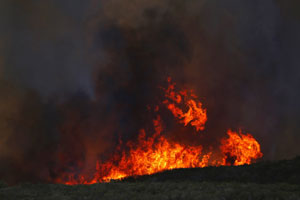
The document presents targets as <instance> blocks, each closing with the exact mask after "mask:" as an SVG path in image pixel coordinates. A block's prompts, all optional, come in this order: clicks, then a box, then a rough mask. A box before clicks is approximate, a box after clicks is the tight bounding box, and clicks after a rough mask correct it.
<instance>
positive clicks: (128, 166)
mask: <svg viewBox="0 0 300 200" xmlns="http://www.w3.org/2000/svg"><path fill="white" fill-rule="evenodd" d="M168 83H169V87H168V88H167V89H166V90H165V92H166V94H165V97H166V98H167V100H165V101H164V102H163V103H164V104H165V105H166V107H167V108H168V109H169V110H170V111H171V112H172V114H173V115H174V117H176V118H178V119H180V121H179V123H182V124H184V126H187V125H188V124H190V125H192V126H194V127H195V128H196V130H197V131H199V130H203V129H204V125H205V123H206V121H207V116H206V109H203V108H202V104H201V102H198V101H197V100H195V98H196V95H195V94H193V92H187V91H186V90H183V91H179V92H176V91H175V83H172V82H171V79H170V78H169V79H168ZM180 107H186V108H187V111H186V112H184V111H183V109H181V108H180ZM158 110H159V108H158V107H155V111H158ZM153 125H154V131H155V133H154V134H153V135H152V136H150V137H147V136H146V132H145V130H143V129H142V130H141V131H140V134H139V136H138V139H137V141H136V142H133V141H129V142H128V143H127V144H126V149H128V150H125V149H122V148H121V145H119V146H118V147H117V151H116V152H115V153H114V154H113V156H112V157H111V159H109V160H108V161H106V162H104V163H101V162H100V161H98V162H97V164H96V170H95V173H94V175H93V176H92V177H91V178H88V177H87V176H85V175H83V174H79V175H74V174H72V173H71V174H63V175H62V176H61V177H59V178H58V179H56V180H55V182H57V183H64V184H69V185H74V184H93V183H98V182H108V181H111V180H113V179H114V180H117V179H123V178H125V177H128V176H138V175H146V174H153V173H157V172H161V171H164V170H170V169H176V168H195V167H206V166H209V165H217V166H219V165H243V164H250V163H251V162H253V161H255V160H256V159H258V158H260V157H262V155H263V154H262V153H261V151H260V145H259V143H258V142H257V141H256V140H255V138H254V137H253V136H252V135H250V134H246V135H244V134H242V133H241V131H240V132H239V133H235V132H232V131H231V130H229V131H228V132H227V134H228V136H229V137H228V138H223V139H222V140H221V146H220V150H221V152H222V156H221V157H219V158H218V159H211V158H212V157H213V156H212V154H213V153H215V152H213V151H211V152H208V153H203V147H202V146H201V145H199V146H189V145H185V144H180V143H178V142H174V141H171V140H169V139H167V138H166V137H165V136H163V135H161V133H162V131H163V124H162V119H161V117H160V116H159V115H158V116H157V118H156V119H155V120H153Z"/></svg>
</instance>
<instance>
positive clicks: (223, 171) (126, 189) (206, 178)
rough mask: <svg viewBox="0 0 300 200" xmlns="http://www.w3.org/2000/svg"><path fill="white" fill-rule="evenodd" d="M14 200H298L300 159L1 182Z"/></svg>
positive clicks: (0, 194) (0, 196) (2, 194)
mask: <svg viewBox="0 0 300 200" xmlns="http://www.w3.org/2000/svg"><path fill="white" fill-rule="evenodd" d="M15 199H16V200H18V199H26V200H34V199H49V200H50V199H51V200H52V199H53V200H54V199H55V200H69V199H76V200H98V199H99V200H100V199H107V200H114V199H116V200H122V199H130V200H132V199H143V200H147V199H151V200H156V199H187V200H188V199H204V200H210V199H215V200H219V199H220V200H225V199H230V200H231V199H247V200H252V199H291V200H292V199H299V200H300V157H298V158H295V159H293V160H285V161H278V162H261V163H257V164H253V165H249V166H239V167H208V168H203V169H179V170H173V171H166V172H162V173H158V174H154V175H150V176H142V177H136V178H128V179H126V180H123V181H121V182H111V183H102V184H95V185H78V186H65V185H56V184H28V183H26V184H18V185H15V186H7V185H6V184H5V183H0V200H15Z"/></svg>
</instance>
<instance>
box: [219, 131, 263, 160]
mask: <svg viewBox="0 0 300 200" xmlns="http://www.w3.org/2000/svg"><path fill="white" fill-rule="evenodd" d="M227 134H228V136H229V138H227V139H222V140H221V144H222V145H221V147H220V149H221V151H222V152H223V154H224V155H225V157H224V158H223V164H224V165H243V164H250V163H251V161H252V160H255V159H258V158H260V157H262V153H261V151H260V145H259V143H258V142H257V141H256V140H255V139H254V138H253V136H252V135H250V134H249V133H248V134H246V135H244V134H242V133H241V130H240V132H239V133H236V132H232V131H231V130H228V132H227Z"/></svg>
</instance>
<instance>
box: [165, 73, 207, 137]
mask: <svg viewBox="0 0 300 200" xmlns="http://www.w3.org/2000/svg"><path fill="white" fill-rule="evenodd" d="M168 83H169V87H168V89H167V90H166V94H165V96H166V98H167V100H165V101H164V104H166V105H167V108H168V109H169V110H170V111H171V112H172V114H173V115H174V117H176V118H178V119H180V121H179V122H180V123H183V124H184V126H187V125H188V124H191V125H192V126H194V127H195V128H196V130H197V131H200V130H204V125H205V123H206V121H207V115H206V109H203V108H202V103H201V102H199V101H196V100H194V98H196V97H197V96H196V95H195V94H194V93H193V92H192V91H191V92H188V91H186V90H182V91H179V92H176V91H175V83H172V81H171V78H168ZM180 104H183V106H185V107H186V110H187V111H184V110H183V109H181V108H180Z"/></svg>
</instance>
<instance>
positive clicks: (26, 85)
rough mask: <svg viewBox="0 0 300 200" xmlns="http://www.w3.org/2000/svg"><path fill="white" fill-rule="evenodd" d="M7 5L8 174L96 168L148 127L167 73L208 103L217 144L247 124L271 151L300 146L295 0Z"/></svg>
mask: <svg viewBox="0 0 300 200" xmlns="http://www.w3.org/2000/svg"><path fill="white" fill-rule="evenodd" d="M0 13H1V17H0V136H1V137H0V177H4V178H6V179H9V180H10V181H14V180H16V179H20V178H19V177H17V178H16V177H12V176H11V175H10V174H20V176H22V178H21V179H24V180H26V178H27V177H32V174H34V176H36V177H46V176H49V173H50V176H51V175H52V174H51V173H57V172H59V171H60V170H64V169H63V167H61V166H64V165H63V164H64V163H63V164H59V167H58V164H57V163H60V162H62V160H63V162H65V163H70V162H72V161H73V160H78V159H79V160H80V159H81V158H82V157H85V161H86V162H85V165H87V166H89V163H90V162H92V161H93V160H94V159H95V157H97V156H99V154H101V153H103V152H109V151H112V150H111V149H112V147H113V146H114V145H115V143H116V142H117V140H118V137H121V138H123V139H130V138H131V137H134V135H136V134H137V132H138V130H139V129H140V128H142V127H144V126H147V123H146V122H147V121H149V119H151V116H149V117H148V116H147V113H146V112H147V105H153V104H155V103H156V102H157V101H158V100H159V97H160V91H159V89H158V88H159V86H161V85H163V84H164V81H165V80H166V78H167V77H168V76H171V77H172V78H173V80H174V81H175V82H178V84H179V85H185V86H188V87H189V88H192V89H194V90H195V92H196V93H197V95H198V96H199V97H200V100H201V101H202V102H203V104H204V107H206V108H207V110H208V122H207V126H206V127H207V128H206V130H205V131H204V134H209V135H210V138H208V139H207V140H208V143H210V142H209V141H210V140H213V139H214V138H216V137H217V138H218V137H219V136H221V135H222V134H224V133H225V132H226V130H227V129H228V128H242V129H243V130H245V131H247V132H250V133H251V134H253V135H254V137H255V138H257V140H258V141H259V142H260V143H261V146H262V151H263V153H264V159H267V160H268V159H283V158H291V157H294V156H296V155H300V146H299V145H298V144H299V143H300V125H299V120H300V103H299V102H300V68H299V64H300V57H299V52H300V14H299V13H300V3H299V1H297V0H290V1H285V0H264V1H261V0H252V1H240V0H228V1H222V0H107V1H101V0H85V1H77V0H51V1H50V0H48V1H39V0H27V1H24V0H4V1H0ZM62 157H63V158H64V159H62ZM88 168H89V167H85V169H86V170H89V169H88ZM36 169H39V170H36ZM49 169H50V170H49ZM37 173H38V174H37Z"/></svg>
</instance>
